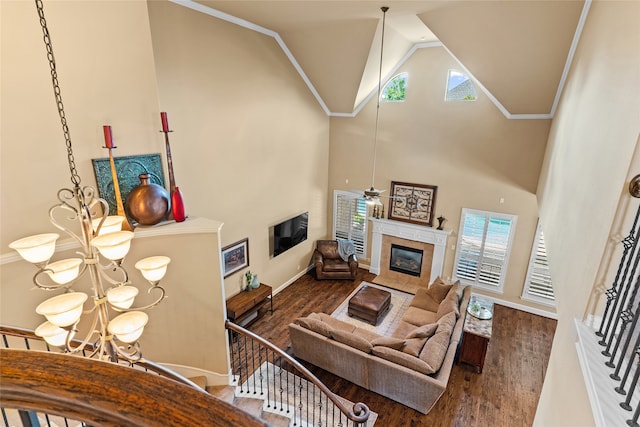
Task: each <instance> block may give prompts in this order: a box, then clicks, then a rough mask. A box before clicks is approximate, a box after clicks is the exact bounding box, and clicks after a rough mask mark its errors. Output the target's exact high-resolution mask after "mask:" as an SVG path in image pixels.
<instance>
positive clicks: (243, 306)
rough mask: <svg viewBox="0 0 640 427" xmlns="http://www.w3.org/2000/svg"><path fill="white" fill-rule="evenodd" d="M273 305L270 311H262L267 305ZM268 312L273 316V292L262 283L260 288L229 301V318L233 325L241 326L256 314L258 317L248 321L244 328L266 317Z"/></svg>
mask: <svg viewBox="0 0 640 427" xmlns="http://www.w3.org/2000/svg"><path fill="white" fill-rule="evenodd" d="M268 302H269V303H271V307H270V309H269V310H262V308H263V307H264V306H265V305H266V304H267V303H268ZM267 311H271V314H272V315H273V292H272V289H271V286H269V285H265V284H264V283H260V287H258V288H257V289H252V290H250V291H242V292H240V293H239V294H236V295H234V296H232V297H231V298H229V299H228V300H227V317H228V318H229V320H231V321H232V322H233V323H237V324H240V323H241V322H242V321H243V320H245V319H247V318H248V317H249V316H251V315H253V314H256V317H255V318H253V319H251V320H250V321H248V322H247V323H245V324H244V325H242V326H248V325H250V324H251V323H253V322H255V321H256V320H258V319H260V318H261V317H262V316H264V315H265V313H266V312H267Z"/></svg>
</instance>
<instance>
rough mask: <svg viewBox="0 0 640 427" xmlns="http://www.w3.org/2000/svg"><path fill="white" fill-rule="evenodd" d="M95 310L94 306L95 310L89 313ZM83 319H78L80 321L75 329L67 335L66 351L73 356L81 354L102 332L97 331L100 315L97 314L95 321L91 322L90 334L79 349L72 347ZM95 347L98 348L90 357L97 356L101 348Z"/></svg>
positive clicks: (74, 326) (75, 325)
mask: <svg viewBox="0 0 640 427" xmlns="http://www.w3.org/2000/svg"><path fill="white" fill-rule="evenodd" d="M94 309H95V306H94V308H93V309H90V310H88V312H87V313H90V312H91V311H93V310H94ZM83 314H85V312H83ZM81 319H82V317H81V318H80V319H78V321H77V322H76V323H74V324H73V327H72V328H71V329H70V330H69V334H68V335H67V342H66V351H67V352H68V353H71V354H75V353H80V352H81V351H83V350H84V348H85V347H86V346H87V344H88V343H89V339H90V338H91V337H92V336H94V335H95V334H96V333H100V331H97V330H96V325H97V324H98V313H97V312H96V313H95V314H94V316H93V320H92V322H91V327H90V328H89V332H88V333H87V335H86V336H85V337H84V339H83V340H82V342H81V343H80V344H79V345H78V346H77V347H72V346H71V339H73V337H74V336H75V334H76V333H77V332H78V323H80V320H81ZM72 332H73V334H72ZM94 347H96V348H94V350H93V352H92V353H91V355H90V356H89V357H93V356H94V355H95V354H96V352H97V351H98V350H99V348H100V346H95V345H94Z"/></svg>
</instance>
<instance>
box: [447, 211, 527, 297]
mask: <svg viewBox="0 0 640 427" xmlns="http://www.w3.org/2000/svg"><path fill="white" fill-rule="evenodd" d="M515 228H516V216H515V215H508V214H502V213H495V212H485V211H478V210H473V209H466V208H465V209H462V217H461V219H460V231H459V233H458V245H457V251H456V259H455V264H454V266H453V271H454V276H455V278H456V279H459V280H460V282H462V283H464V284H468V285H473V286H478V287H481V288H486V289H490V290H492V291H496V292H502V288H503V286H504V279H505V275H506V271H507V265H508V263H509V254H510V252H511V245H512V242H513V234H514V232H515Z"/></svg>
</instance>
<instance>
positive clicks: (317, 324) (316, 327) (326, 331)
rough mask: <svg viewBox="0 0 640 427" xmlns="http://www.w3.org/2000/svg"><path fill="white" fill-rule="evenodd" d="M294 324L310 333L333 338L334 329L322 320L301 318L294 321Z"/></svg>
mask: <svg viewBox="0 0 640 427" xmlns="http://www.w3.org/2000/svg"><path fill="white" fill-rule="evenodd" d="M294 323H296V324H297V325H300V326H302V327H303V328H307V329H309V330H310V331H313V332H317V333H319V334H320V335H324V336H325V337H327V338H331V332H332V331H333V328H332V327H331V326H329V325H328V324H326V323H324V322H323V321H321V320H318V319H314V318H309V317H299V318H297V319H296V320H295V321H294Z"/></svg>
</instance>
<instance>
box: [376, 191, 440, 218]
mask: <svg viewBox="0 0 640 427" xmlns="http://www.w3.org/2000/svg"><path fill="white" fill-rule="evenodd" d="M437 192H438V187H437V186H435V185H423V184H411V183H408V182H396V181H391V193H390V197H391V201H390V202H389V214H388V215H389V219H395V220H398V221H405V222H411V223H413V224H419V225H425V226H427V227H431V226H432V225H433V216H434V212H435V206H436V194H437Z"/></svg>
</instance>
